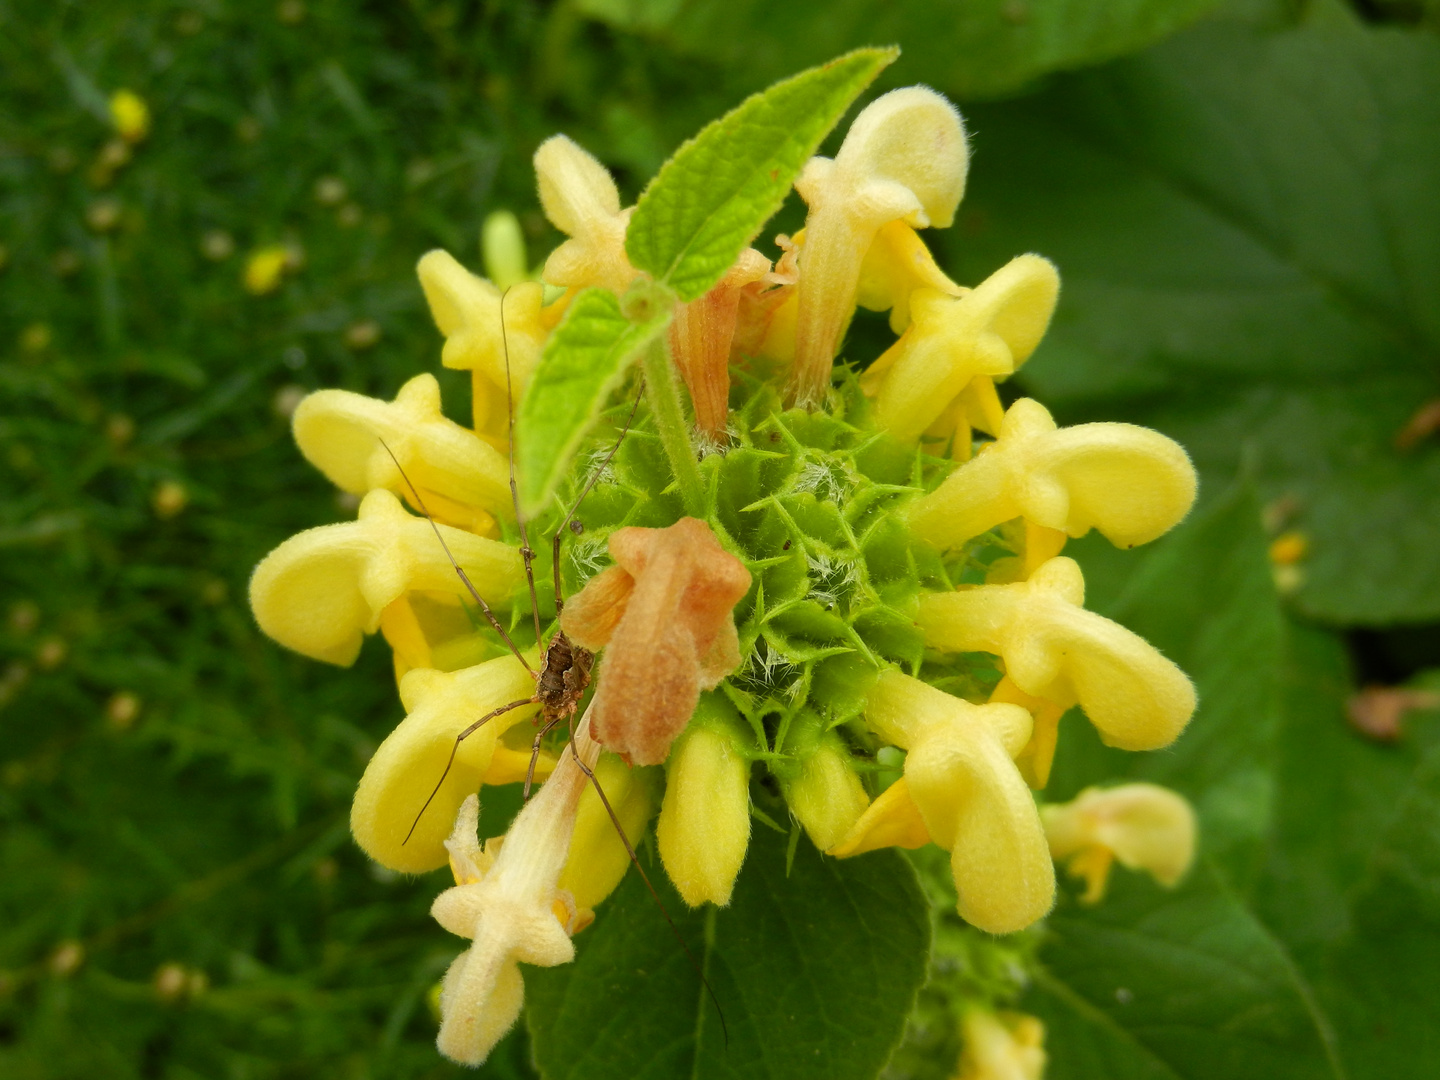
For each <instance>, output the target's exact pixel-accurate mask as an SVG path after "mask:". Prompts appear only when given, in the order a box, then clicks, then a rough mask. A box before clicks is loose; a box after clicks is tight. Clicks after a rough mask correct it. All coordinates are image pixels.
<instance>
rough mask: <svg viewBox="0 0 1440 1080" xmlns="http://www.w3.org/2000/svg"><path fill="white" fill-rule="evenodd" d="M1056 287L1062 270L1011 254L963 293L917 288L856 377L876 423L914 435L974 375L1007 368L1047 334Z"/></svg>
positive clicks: (999, 372)
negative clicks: (884, 344)
mask: <svg viewBox="0 0 1440 1080" xmlns="http://www.w3.org/2000/svg"><path fill="white" fill-rule="evenodd" d="M1059 293H1060V275H1059V274H1057V273H1056V272H1055V267H1054V266H1053V265H1051V264H1050V262H1049V261H1048V260H1046V259H1042V258H1040V256H1038V255H1021V256H1019V257H1018V258H1015V259H1012V260H1011V261H1010V262H1009V263H1007V264H1006V265H1005V266H1003V267H1001V268H1000V269H999V270H997V271H995V273H993V274H991V275H990V277H988V278H986V279H985V280H984V281H983V282H981V283H980V285H978V286H977V287H976V288H975V289H973V290H971V291H969V292H967V293H965V294H964V295H963V296H955V295H953V294H951V293H949V292H942V291H940V290H938V289H933V288H921V289H916V290H915V291H914V292H913V293H911V294H910V318H911V323H910V326H909V328H908V329H907V330H906V331H905V333H904V334H903V335H902V336H901V338H900V340H899V341H897V342H896V343H895V344H894V345H892V346H891V347H890V348H889V350H888V351H886V352H885V353H884V354H883V355H881V357H880V358H879V359H878V360H876V361H875V363H874V364H873V365H872V366H871V367H870V369H869V370H868V371H866V373H865V376H864V378H863V379H862V381H861V386H862V388H864V389H865V391H866V392H867V393H870V394H873V395H874V397H875V410H876V419H877V421H878V423H879V425H880V426H881V427H883V428H885V429H886V430H887V431H890V432H891V433H892V434H894V435H895V436H897V437H898V438H902V439H917V438H919V437H920V434H921V432H923V431H925V430H926V429H927V428H929V427H930V426H931V425H932V424H934V423H935V421H937V420H938V419H940V417H941V416H942V415H943V414H944V412H945V410H946V409H947V408H948V407H950V405H951V403H952V402H954V401H955V399H956V397H958V396H959V394H960V393H961V392H962V391H963V390H965V388H966V387H968V386H969V385H970V383H971V381H972V380H973V379H975V378H977V377H981V376H984V377H989V378H994V377H997V376H1006V375H1010V374H1013V373H1014V371H1015V369H1016V368H1018V367H1019V366H1020V365H1021V364H1023V363H1024V362H1025V361H1026V360H1027V359H1029V357H1030V354H1031V353H1032V352H1034V351H1035V347H1036V346H1037V345H1039V344H1040V339H1041V338H1042V337H1044V336H1045V330H1046V328H1047V327H1048V326H1049V325H1050V315H1051V313H1052V312H1054V310H1055V300H1056V298H1057V297H1058V296H1059ZM1001 520H1004V519H1001Z"/></svg>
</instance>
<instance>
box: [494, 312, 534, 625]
mask: <svg viewBox="0 0 1440 1080" xmlns="http://www.w3.org/2000/svg"><path fill="white" fill-rule="evenodd" d="M509 296H510V290H509V289H508V288H507V289H506V290H505V291H504V292H503V293H501V294H500V343H501V345H502V346H504V349H505V418H506V422H507V423H508V424H509V431H510V501H511V502H513V503H514V504H515V523H516V524H517V525H519V526H520V557H521V558H522V559H524V560H525V580H526V581H527V582H529V584H530V611H531V613H532V614H533V615H534V616H535V645H536V647H539V646H540V601H539V600H538V599H537V598H536V596H535V571H534V569H532V567H531V565H530V564H531V563H533V562H534V561H535V549H534V548H532V547H531V546H530V537H529V536H528V535H527V534H526V531H525V515H524V514H522V513H520V492H519V491H518V490H517V488H516V486H515V391H514V390H513V389H512V388H511V385H510V338H509V336H508V335H507V333H506V331H505V301H506V300H507V299H508V298H509Z"/></svg>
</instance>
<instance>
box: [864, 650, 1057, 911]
mask: <svg viewBox="0 0 1440 1080" xmlns="http://www.w3.org/2000/svg"><path fill="white" fill-rule="evenodd" d="M866 717H867V719H868V720H869V721H870V724H871V726H872V727H873V728H876V729H877V730H878V731H880V733H881V734H882V735H883V736H884V737H887V738H895V736H896V735H900V736H901V738H899V739H896V741H897V742H898V743H899V744H900V745H907V744H908V747H909V753H908V754H907V755H906V758H905V780H906V783H907V785H908V791H909V796H910V798H911V799H912V800H914V803H915V806H916V808H917V809H918V810H919V813H920V816H921V818H923V819H924V822H925V827H926V830H927V831H928V832H929V834H930V836H931V837H932V838H933V839H934V841H935V843H936V844H938V845H939V846H940V847H942V848H945V849H946V850H948V851H949V852H950V870H951V873H952V874H953V875H954V878H955V889H956V893H957V895H958V896H959V905H958V909H959V912H960V915H961V916H962V917H963V918H964V919H965V920H966V921H967V922H969V923H971V924H972V925H974V926H977V927H979V928H980V929H982V930H986V931H988V932H990V933H993V934H1007V933H1012V932H1014V931H1016V930H1021V929H1023V928H1024V927H1026V926H1029V925H1030V924H1031V923H1033V922H1035V920H1037V919H1039V918H1040V917H1041V916H1043V915H1044V914H1045V912H1047V911H1049V910H1050V905H1051V904H1052V903H1053V902H1054V897H1055V872H1054V867H1053V866H1052V865H1051V862H1050V851H1049V848H1048V846H1047V845H1046V842H1045V833H1044V830H1043V828H1042V827H1041V824H1040V815H1039V813H1038V811H1037V810H1036V808H1035V803H1034V800H1032V799H1031V797H1030V790H1029V788H1028V787H1026V785H1025V781H1024V780H1023V779H1022V778H1021V776H1020V773H1019V770H1017V769H1016V767H1015V763H1014V761H1013V760H1012V758H1013V756H1014V755H1015V754H1016V753H1018V752H1019V751H1020V749H1021V748H1022V747H1023V746H1024V745H1025V743H1026V742H1028V741H1029V738H1030V714H1029V713H1028V712H1026V711H1025V710H1024V709H1022V708H1020V707H1019V706H1018V705H1006V704H993V705H973V704H971V703H970V702H967V701H964V700H963V699H961V698H956V697H952V696H951V695H949V694H946V693H944V692H943V691H940V690H937V689H935V688H934V687H932V686H929V685H927V684H925V683H923V682H921V681H920V680H918V679H913V678H911V677H910V676H908V675H902V674H900V673H899V672H896V671H888V672H886V673H884V674H882V675H881V676H880V678H879V680H878V681H877V682H876V684H875V687H874V688H873V689H872V690H871V692H870V695H869V698H868V700H867V707H866Z"/></svg>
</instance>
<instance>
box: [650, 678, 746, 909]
mask: <svg viewBox="0 0 1440 1080" xmlns="http://www.w3.org/2000/svg"><path fill="white" fill-rule="evenodd" d="M754 740H755V737H754V735H753V734H752V733H751V732H750V731H748V730H747V729H746V728H745V726H744V724H743V723H742V722H741V721H740V718H739V717H738V716H736V715H735V714H734V710H733V709H731V708H730V706H729V705H728V703H726V702H725V701H723V699H721V698H719V697H717V696H716V695H714V694H706V695H704V696H703V697H702V698H701V699H700V705H699V707H698V708H697V709H696V710H695V716H694V718H693V719H692V720H691V721H690V724H689V726H688V727H687V728H686V729H685V731H684V733H683V734H682V735H681V736H680V737H679V738H678V739H676V740H675V744H674V745H673V746H672V747H671V749H670V758H669V760H668V761H667V762H666V764H665V800H664V802H663V803H662V804H661V807H660V823H659V825H658V827H657V828H656V837H657V839H658V840H659V844H660V858H661V859H662V860H663V861H664V863H665V871H666V873H668V874H669V875H670V880H671V881H672V882H673V883H674V885H675V888H676V889H677V890H678V891H679V893H680V895H681V897H683V898H684V900H685V902H686V903H687V904H689V905H690V906H691V907H699V906H700V905H701V904H703V903H705V902H706V901H707V900H708V901H709V902H710V903H712V904H718V905H719V906H721V907H724V906H725V905H726V904H728V903H730V892H731V890H732V889H734V887H735V877H736V875H737V874H739V873H740V865H741V864H742V863H743V862H744V861H745V850H746V848H748V847H749V846H750V760H749V758H748V757H746V755H745V748H746V747H747V746H752V745H753V744H754Z"/></svg>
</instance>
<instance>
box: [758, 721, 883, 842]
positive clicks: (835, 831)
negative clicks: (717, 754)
mask: <svg viewBox="0 0 1440 1080" xmlns="http://www.w3.org/2000/svg"><path fill="white" fill-rule="evenodd" d="M785 750H786V752H787V753H788V754H789V755H790V756H791V757H792V759H793V762H792V763H791V764H790V766H789V767H788V768H780V769H777V771H778V772H779V775H780V785H781V788H782V789H783V790H784V792H785V801H786V802H787V803H789V804H790V811H791V813H793V814H794V815H795V817H796V818H797V819H798V820H799V822H800V824H801V825H803V826H805V831H806V832H807V833H808V834H809V835H810V840H811V841H812V842H813V843H814V845H815V846H816V847H817V848H819V849H820V850H821V851H827V850H829V849H830V848H832V847H834V846H835V845H836V844H838V843H839V842H840V841H841V840H843V839H844V838H845V835H846V834H847V833H848V832H849V831H850V830H851V828H853V827H854V825H855V822H856V821H857V820H859V818H860V815H861V814H863V813H864V812H865V809H866V807H868V806H869V805H870V796H868V795H867V794H865V788H864V786H863V785H862V784H861V783H860V778H859V777H858V776H856V775H855V770H854V769H853V768H851V762H850V753H849V751H848V750H846V748H845V743H844V741H843V740H842V739H841V738H840V736H838V735H837V734H835V732H833V731H826V730H825V729H824V722H823V721H822V720H821V719H820V717H819V716H818V715H817V714H815V713H814V712H811V711H810V710H806V711H805V712H802V713H801V714H800V715H799V716H798V717H797V718H796V719H795V721H794V722H793V723H792V724H791V727H790V730H789V732H788V733H787V737H786V744H785Z"/></svg>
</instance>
